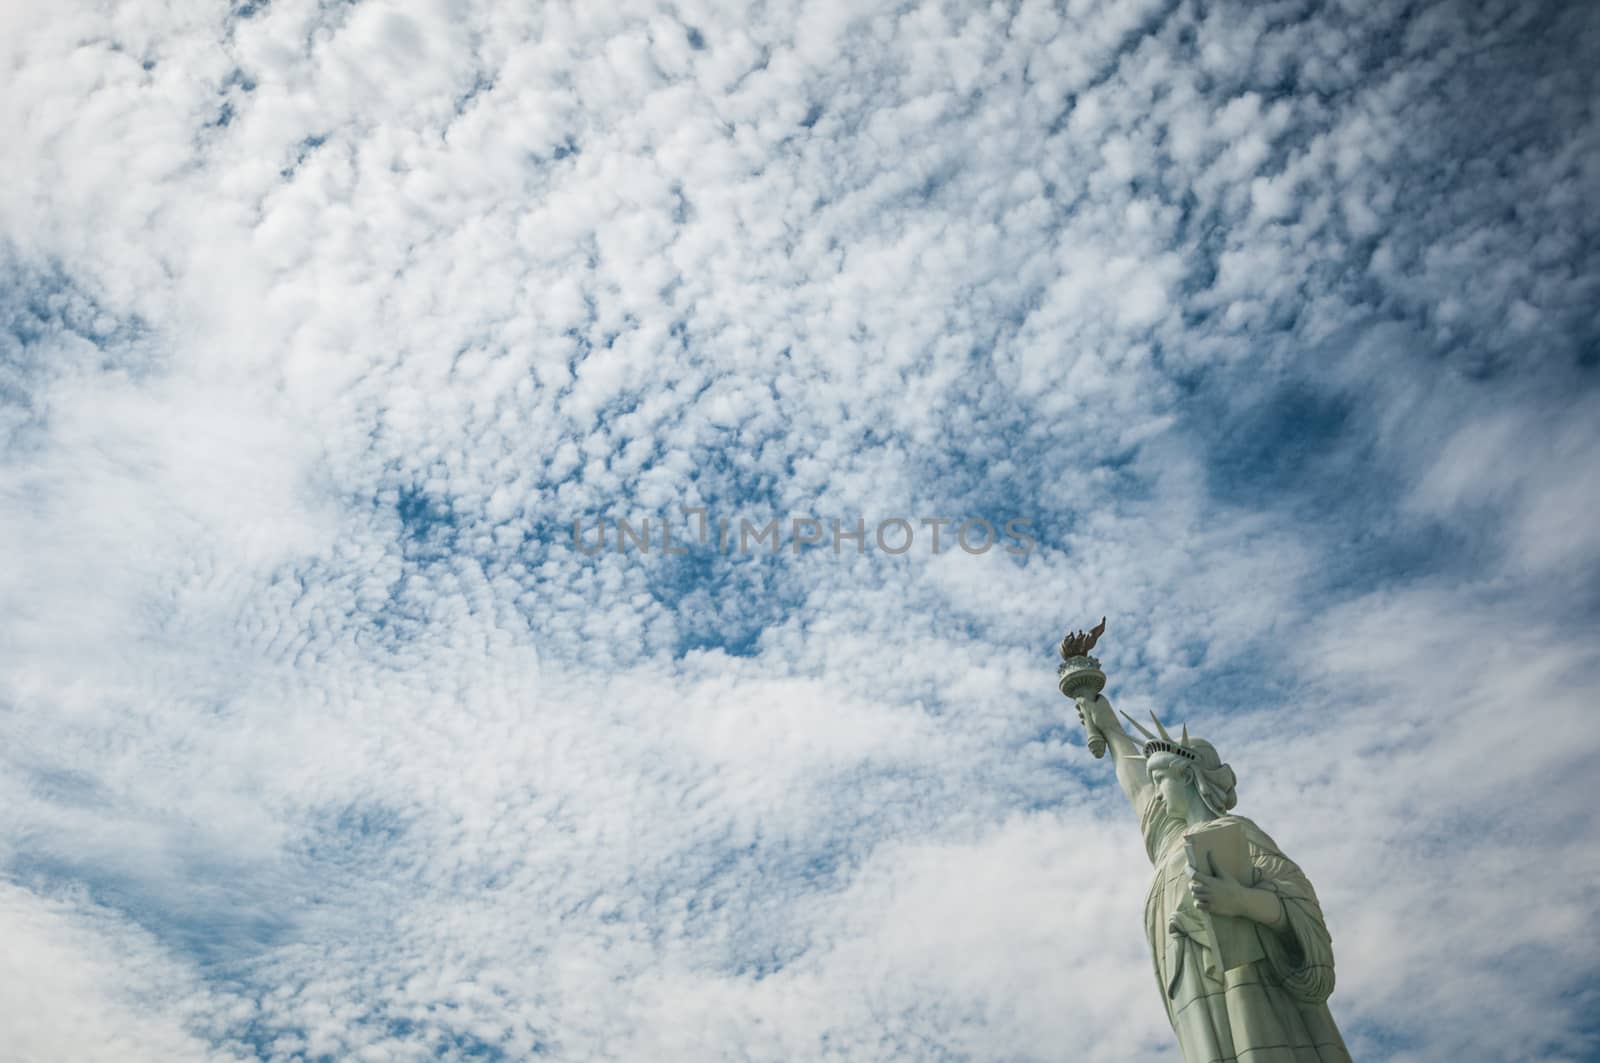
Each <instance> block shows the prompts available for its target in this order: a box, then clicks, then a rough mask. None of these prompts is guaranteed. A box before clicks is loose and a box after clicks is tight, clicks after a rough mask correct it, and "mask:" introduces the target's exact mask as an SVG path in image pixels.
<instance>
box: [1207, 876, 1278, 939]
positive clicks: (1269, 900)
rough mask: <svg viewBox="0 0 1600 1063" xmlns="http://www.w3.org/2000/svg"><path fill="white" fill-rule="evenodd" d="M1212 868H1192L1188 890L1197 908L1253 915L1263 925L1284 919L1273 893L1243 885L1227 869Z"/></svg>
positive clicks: (1276, 896) (1248, 917)
mask: <svg viewBox="0 0 1600 1063" xmlns="http://www.w3.org/2000/svg"><path fill="white" fill-rule="evenodd" d="M1212 870H1214V871H1217V874H1215V875H1207V874H1205V873H1204V872H1201V871H1195V872H1192V874H1193V877H1192V878H1191V879H1190V880H1189V892H1190V893H1192V894H1194V904H1195V907H1196V908H1199V909H1200V910H1201V911H1202V912H1210V913H1211V914H1212V915H1224V916H1240V917H1242V918H1245V919H1253V920H1255V921H1256V922H1258V923H1261V924H1263V925H1265V926H1278V925H1280V924H1281V923H1282V922H1283V902H1282V901H1280V900H1279V899H1278V895H1277V894H1276V893H1273V892H1272V891H1271V890H1263V889H1256V888H1255V887H1253V886H1246V885H1245V884H1244V883H1242V882H1240V881H1239V880H1238V879H1236V878H1234V877H1233V876H1232V875H1230V874H1228V873H1227V872H1226V871H1223V870H1221V869H1218V868H1216V867H1213V868H1212Z"/></svg>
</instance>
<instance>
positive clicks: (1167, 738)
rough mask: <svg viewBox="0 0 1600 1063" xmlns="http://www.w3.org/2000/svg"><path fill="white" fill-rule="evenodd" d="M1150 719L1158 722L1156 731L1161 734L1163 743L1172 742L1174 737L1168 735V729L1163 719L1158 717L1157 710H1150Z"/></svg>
mask: <svg viewBox="0 0 1600 1063" xmlns="http://www.w3.org/2000/svg"><path fill="white" fill-rule="evenodd" d="M1150 718H1151V719H1152V720H1154V721H1155V722H1156V730H1158V731H1160V732H1161V739H1162V741H1164V742H1171V741H1172V736H1171V735H1169V734H1168V733H1167V728H1166V726H1165V725H1163V724H1162V722H1161V717H1159V716H1157V715H1156V710H1154V709H1151V710H1150Z"/></svg>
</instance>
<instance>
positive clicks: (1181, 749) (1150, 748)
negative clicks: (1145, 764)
mask: <svg viewBox="0 0 1600 1063" xmlns="http://www.w3.org/2000/svg"><path fill="white" fill-rule="evenodd" d="M1155 753H1172V754H1175V755H1177V756H1180V757H1188V758H1189V759H1190V760H1199V759H1200V756H1199V754H1197V753H1196V752H1195V751H1194V750H1192V749H1189V748H1187V747H1185V746H1181V745H1179V744H1178V743H1176V742H1163V741H1162V740H1161V739H1159V738H1157V739H1154V740H1152V741H1149V742H1146V743H1145V744H1144V755H1145V758H1146V759H1149V758H1150V756H1151V755H1152V754H1155Z"/></svg>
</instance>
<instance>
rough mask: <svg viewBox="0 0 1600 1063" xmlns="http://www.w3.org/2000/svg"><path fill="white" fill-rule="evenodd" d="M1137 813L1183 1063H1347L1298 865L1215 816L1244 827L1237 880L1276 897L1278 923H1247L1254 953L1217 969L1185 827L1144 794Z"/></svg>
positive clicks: (1322, 928)
mask: <svg viewBox="0 0 1600 1063" xmlns="http://www.w3.org/2000/svg"><path fill="white" fill-rule="evenodd" d="M1139 819H1140V824H1139V825H1140V829H1141V830H1142V831H1143V833H1144V838H1145V849H1146V852H1147V853H1148V854H1149V856H1150V860H1151V862H1152V863H1153V864H1155V869H1156V870H1155V877H1154V880H1153V881H1152V882H1151V884H1150V894H1149V896H1148V897H1147V898H1146V901H1145V935H1146V937H1147V938H1148V939H1149V941H1150V952H1151V958H1152V960H1153V961H1154V964H1155V974H1156V981H1157V983H1158V984H1159V985H1160V987H1161V996H1162V999H1163V1000H1164V1001H1165V1002H1166V1006H1167V1018H1168V1020H1169V1021H1170V1022H1171V1023H1172V1028H1173V1031H1174V1032H1176V1033H1177V1035H1178V1042H1179V1044H1180V1045H1181V1046H1182V1048H1183V1058H1184V1063H1350V1053H1349V1052H1348V1051H1347V1050H1346V1049H1345V1045H1344V1040H1343V1039H1342V1038H1341V1037H1340V1036H1339V1030H1338V1027H1336V1026H1335V1025H1334V1022H1333V1016H1332V1015H1331V1014H1330V1013H1329V1011H1328V1005H1327V1000H1328V995H1329V994H1330V993H1332V992H1333V982H1334V979H1333V943H1332V940H1331V938H1330V937H1329V935H1328V928H1327V925H1326V924H1325V923H1324V922H1323V919H1322V907H1321V905H1319V904H1318V903H1317V895H1316V893H1315V891H1313V890H1312V888H1311V883H1310V881H1308V880H1307V879H1306V877H1305V874H1304V873H1303V872H1302V871H1301V870H1300V868H1299V867H1297V866H1296V865H1295V864H1294V862H1293V861H1292V860H1290V859H1289V858H1288V857H1286V856H1284V855H1283V853H1282V851H1280V850H1279V849H1278V846H1277V844H1276V843H1275V842H1274V841H1273V840H1272V839H1271V838H1269V837H1268V836H1267V834H1266V832H1265V831H1263V830H1262V829H1261V828H1260V827H1258V826H1256V825H1255V824H1254V823H1252V822H1251V821H1250V820H1248V819H1246V818H1244V817H1243V816H1224V817H1222V821H1233V822H1237V823H1239V824H1240V825H1241V826H1242V827H1243V828H1244V832H1245V838H1246V840H1247V841H1248V843H1249V849H1250V863H1251V873H1252V877H1253V879H1254V881H1252V882H1247V883H1245V885H1247V886H1255V887H1258V888H1260V889H1265V890H1270V891H1271V892H1273V893H1275V894H1277V896H1278V898H1279V901H1280V903H1281V904H1282V905H1283V912H1284V920H1283V922H1282V924H1280V925H1279V926H1277V927H1270V928H1269V927H1265V926H1261V925H1260V924H1255V923H1251V924H1249V925H1250V927H1252V928H1253V930H1254V933H1255V935H1256V937H1257V940H1258V942H1259V946H1260V947H1259V949H1252V950H1250V955H1251V956H1252V957H1254V958H1253V959H1251V960H1249V961H1248V962H1244V963H1241V964H1239V965H1238V966H1235V967H1234V968H1233V969H1231V970H1227V971H1221V970H1219V969H1218V968H1219V966H1220V965H1219V964H1218V962H1217V957H1216V955H1215V953H1214V950H1213V948H1212V946H1211V944H1210V938H1209V935H1208V934H1207V932H1206V929H1205V927H1206V921H1205V919H1204V918H1203V917H1202V914H1201V913H1200V912H1199V910H1198V909H1196V908H1195V905H1194V898H1193V896H1192V895H1191V894H1190V893H1189V867H1188V857H1187V853H1186V851H1185V848H1184V844H1183V833H1184V830H1185V828H1186V826H1187V824H1185V823H1184V822H1183V821H1182V820H1179V819H1175V818H1174V817H1171V816H1169V815H1167V813H1166V809H1165V806H1164V805H1163V804H1162V802H1161V801H1160V800H1159V799H1155V798H1153V797H1152V798H1151V799H1148V800H1146V801H1145V803H1144V805H1143V807H1142V808H1141V809H1140V816H1139Z"/></svg>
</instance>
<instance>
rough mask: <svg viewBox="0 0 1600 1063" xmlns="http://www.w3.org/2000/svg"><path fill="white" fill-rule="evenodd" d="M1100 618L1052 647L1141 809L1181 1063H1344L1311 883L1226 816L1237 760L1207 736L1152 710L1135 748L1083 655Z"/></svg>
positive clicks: (1325, 942)
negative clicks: (1229, 760) (1228, 760)
mask: <svg viewBox="0 0 1600 1063" xmlns="http://www.w3.org/2000/svg"><path fill="white" fill-rule="evenodd" d="M1104 630H1105V621H1104V620H1101V622H1100V624H1099V626H1098V627H1096V628H1094V629H1093V630H1092V631H1090V632H1088V633H1084V632H1078V633H1076V634H1073V635H1068V636H1067V637H1066V638H1065V639H1063V640H1062V643H1061V657H1062V665H1061V674H1060V683H1059V686H1060V688H1061V692H1062V693H1063V694H1065V695H1067V696H1068V697H1070V698H1072V699H1073V700H1074V701H1075V702H1076V703H1077V706H1078V717H1079V719H1081V720H1082V721H1083V725H1084V729H1085V731H1086V732H1087V734H1088V739H1089V749H1090V751H1091V752H1093V753H1094V755H1095V756H1096V757H1101V756H1103V755H1104V754H1105V752H1106V750H1107V749H1110V751H1111V753H1112V754H1113V757H1114V762H1115V764H1116V771H1117V781H1118V782H1120V783H1121V784H1122V789H1123V792H1124V793H1126V794H1127V795H1128V800H1130V801H1132V802H1133V807H1134V809H1135V811H1137V812H1138V813H1139V828H1140V830H1141V831H1143V833H1144V845H1145V851H1146V852H1147V853H1148V854H1149V856H1150V861H1151V863H1153V864H1154V865H1155V869H1156V870H1155V878H1154V881H1152V882H1151V884H1150V893H1149V896H1148V897H1147V898H1146V899H1145V906H1144V929H1145V936H1146V937H1147V938H1148V939H1149V942H1150V951H1151V956H1152V958H1153V959H1154V961H1155V972H1156V982H1157V983H1158V984H1159V985H1160V988H1161V997H1162V1000H1163V1001H1164V1002H1165V1004H1166V1008H1167V1018H1168V1020H1169V1021H1170V1022H1171V1023H1172V1029H1173V1031H1174V1032H1175V1033H1176V1034H1177V1035H1178V1043H1179V1045H1181V1046H1182V1048H1183V1058H1184V1063H1350V1053H1349V1052H1348V1051H1346V1049H1345V1046H1344V1040H1343V1038H1341V1037H1340V1036H1339V1030H1338V1027H1336V1026H1335V1025H1334V1022H1333V1016H1332V1015H1331V1014H1329V1012H1328V995H1329V994H1330V993H1332V992H1333V946H1332V943H1331V941H1330V939H1329V936H1328V928H1327V926H1326V925H1325V924H1324V923H1323V920H1322V908H1321V906H1320V905H1319V904H1318V903H1317V895H1316V893H1315V892H1313V890H1312V889H1311V883H1310V882H1308V881H1307V880H1306V876H1305V874H1304V873H1303V872H1301V870H1300V869H1299V868H1298V867H1296V866H1295V864H1294V862H1293V861H1291V860H1290V859H1289V858H1288V857H1286V856H1284V855H1283V852H1282V851H1281V850H1280V849H1279V848H1278V845H1277V843H1276V842H1274V841H1273V840H1272V839H1271V838H1269V837H1268V836H1267V834H1266V832H1265V831H1263V830H1262V829H1261V828H1260V827H1258V826H1256V825H1255V824H1254V823H1252V822H1251V821H1250V820H1248V819H1246V818H1244V817H1243V816H1235V815H1232V814H1231V810H1232V809H1233V806H1234V804H1235V803H1236V802H1237V800H1238V795H1237V793H1236V792H1235V789H1234V785H1235V779H1234V774H1233V769H1232V768H1230V767H1228V765H1226V764H1224V763H1223V762H1222V758H1221V757H1220V756H1218V755H1217V751H1216V749H1215V748H1214V747H1213V746H1212V745H1211V743H1210V742H1207V741H1205V740H1204V739H1200V738H1190V737H1189V729H1188V727H1187V726H1185V727H1184V728H1183V733H1182V735H1181V736H1180V737H1178V738H1173V737H1172V735H1170V734H1168V733H1167V729H1166V728H1165V727H1163V726H1162V724H1161V721H1160V720H1157V719H1155V717H1154V714H1152V716H1151V718H1152V720H1153V721H1154V723H1155V726H1156V731H1155V733H1151V732H1150V731H1148V730H1146V729H1145V728H1144V727H1142V726H1140V725H1139V724H1137V723H1134V721H1133V720H1132V719H1131V718H1128V717H1126V716H1124V718H1126V719H1128V722H1129V723H1130V724H1133V726H1134V727H1135V728H1137V729H1138V730H1139V731H1140V733H1141V734H1142V735H1143V736H1144V742H1143V743H1142V744H1140V743H1139V742H1136V741H1134V739H1132V738H1131V737H1129V735H1128V733H1127V732H1126V731H1124V730H1123V729H1122V725H1121V724H1120V723H1119V722H1117V714H1116V713H1115V712H1114V711H1113V710H1112V708H1111V703H1110V702H1109V701H1107V700H1106V698H1105V697H1104V695H1102V694H1101V693H1100V690H1101V689H1102V688H1103V687H1104V686H1105V674H1104V673H1103V672H1101V671H1100V662H1099V661H1097V660H1095V659H1094V658H1093V657H1090V656H1089V655H1088V651H1089V650H1091V649H1093V648H1094V644H1095V641H1096V640H1097V639H1098V638H1099V636H1100V634H1101V633H1102V632H1103V631H1104Z"/></svg>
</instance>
